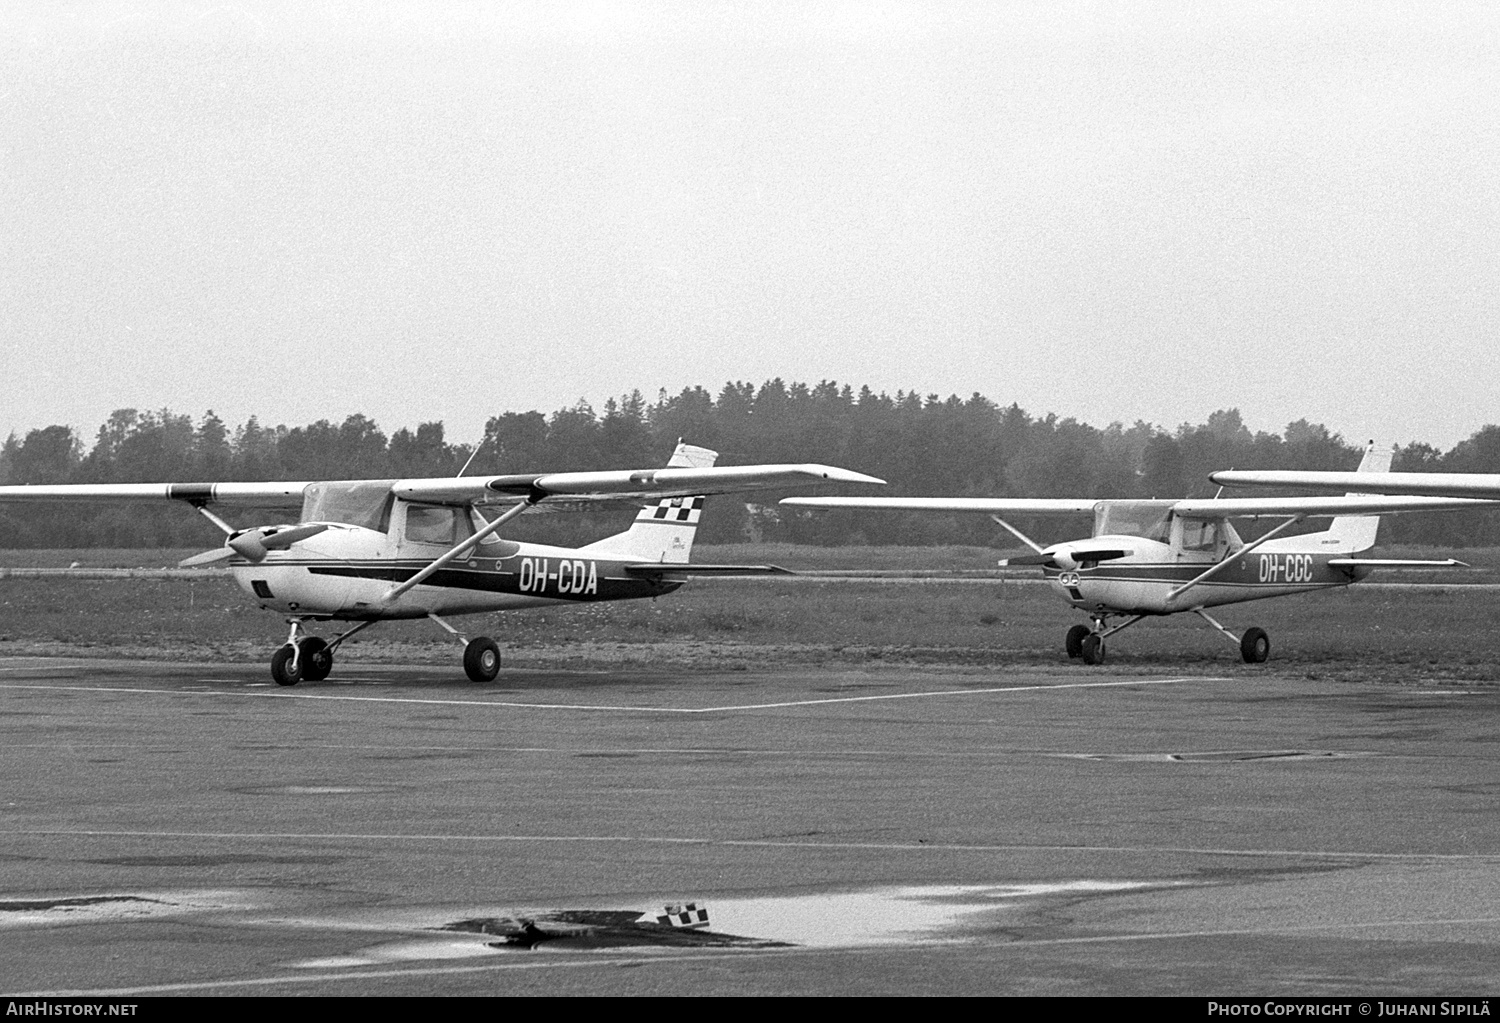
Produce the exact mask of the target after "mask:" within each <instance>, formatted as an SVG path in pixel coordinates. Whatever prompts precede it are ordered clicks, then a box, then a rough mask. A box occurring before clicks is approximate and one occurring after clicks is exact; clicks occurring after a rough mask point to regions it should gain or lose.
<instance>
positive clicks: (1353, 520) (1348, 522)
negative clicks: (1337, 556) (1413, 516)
mask: <svg viewBox="0 0 1500 1023" xmlns="http://www.w3.org/2000/svg"><path fill="white" fill-rule="evenodd" d="M1394 454H1395V450H1394V449H1392V448H1377V447H1376V446H1375V442H1374V441H1370V445H1369V447H1367V448H1365V457H1364V458H1362V459H1360V462H1359V468H1358V469H1356V470H1354V471H1355V472H1372V473H1373V472H1390V471H1391V457H1392V456H1393V455H1394ZM1349 496H1350V497H1367V496H1369V495H1367V494H1363V493H1360V492H1359V491H1350V492H1349ZM1379 530H1380V516H1379V515H1339V516H1337V517H1336V518H1334V520H1333V521H1332V522H1330V523H1329V524H1328V530H1327V531H1326V532H1325V533H1324V534H1323V536H1324V540H1325V543H1329V545H1330V546H1332V545H1334V544H1336V545H1337V546H1338V550H1339V552H1340V553H1344V554H1355V553H1358V552H1360V551H1367V550H1369V549H1370V548H1371V547H1374V546H1375V535H1376V533H1378V532H1379Z"/></svg>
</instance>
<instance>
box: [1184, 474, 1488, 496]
mask: <svg viewBox="0 0 1500 1023" xmlns="http://www.w3.org/2000/svg"><path fill="white" fill-rule="evenodd" d="M1208 478H1209V479H1211V480H1213V481H1214V482H1215V483H1218V484H1220V485H1221V486H1226V487H1298V488H1301V489H1305V490H1347V489H1349V488H1350V487H1352V486H1360V487H1363V488H1364V489H1366V490H1369V491H1372V492H1373V493H1377V494H1427V495H1431V496H1435V497H1474V498H1488V499H1491V500H1496V499H1500V475H1496V474H1494V473H1483V472H1392V473H1387V474H1386V475H1384V476H1382V477H1380V478H1379V479H1378V480H1370V481H1366V480H1364V479H1362V478H1358V477H1357V475H1356V474H1355V473H1352V472H1311V471H1309V472H1300V471H1283V470H1250V469H1245V470H1225V471H1223V472H1214V473H1209V476H1208Z"/></svg>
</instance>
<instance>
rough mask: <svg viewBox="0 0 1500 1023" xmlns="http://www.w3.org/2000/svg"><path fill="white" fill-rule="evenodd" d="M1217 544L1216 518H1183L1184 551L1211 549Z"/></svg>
mask: <svg viewBox="0 0 1500 1023" xmlns="http://www.w3.org/2000/svg"><path fill="white" fill-rule="evenodd" d="M1218 544H1219V523H1218V520H1216V519H1183V520H1182V549H1183V550H1185V551H1211V550H1213V549H1214V548H1215V547H1217V546H1218Z"/></svg>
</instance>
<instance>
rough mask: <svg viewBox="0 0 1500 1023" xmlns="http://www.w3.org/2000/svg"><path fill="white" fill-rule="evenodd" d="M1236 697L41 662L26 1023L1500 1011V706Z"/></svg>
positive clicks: (1133, 681)
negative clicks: (874, 1006)
mask: <svg viewBox="0 0 1500 1023" xmlns="http://www.w3.org/2000/svg"><path fill="white" fill-rule="evenodd" d="M1209 668H1210V669H1211V670H1206V671H1205V672H1204V673H1203V674H1202V675H1201V676H1192V677H1167V676H1159V677H1131V676H1124V675H1115V674H1111V673H1110V671H1109V669H1108V668H1107V667H1106V668H1104V669H1095V670H1085V669H1082V668H1072V667H1069V666H1066V665H1060V666H1059V668H1058V670H1057V671H1055V672H1038V671H1035V670H1031V669H1027V670H1008V669H1006V668H1004V667H997V668H995V669H993V670H985V671H980V670H964V671H961V672H955V671H952V670H948V669H936V668H934V669H915V668H903V667H895V666H887V667H881V668H874V669H871V670H867V671H857V672H856V671H833V670H823V669H806V670H801V671H796V672H788V671H767V672H764V673H757V672H725V673H723V674H718V675H715V674H705V673H700V672H692V673H684V672H680V671H674V672H668V673H663V674H660V675H655V674H651V673H648V672H641V671H623V672H600V673H587V672H552V671H521V670H509V669H507V670H505V671H503V672H502V674H501V675H500V677H499V678H498V679H497V680H496V681H495V682H494V683H491V684H475V683H471V682H467V681H465V680H464V679H463V676H462V671H461V670H460V669H459V668H458V667H457V665H455V666H453V667H452V668H432V667H414V668H396V667H387V666H381V667H369V666H361V665H359V664H357V663H355V662H354V661H353V660H350V661H348V662H345V663H341V664H339V665H338V667H337V668H336V671H335V675H334V678H333V679H331V680H329V681H327V682H323V683H304V684H302V685H300V686H297V687H296V688H294V689H278V688H277V687H276V686H274V685H271V684H270V679H269V675H268V672H267V670H266V668H265V667H264V666H262V665H223V664H196V665H193V664H189V665H184V664H151V663H143V662H122V661H58V660H47V659H39V658H13V659H3V660H0V736H3V745H0V765H3V774H0V778H3V788H0V827H3V833H4V835H5V841H4V845H3V848H0V987H3V991H0V994H5V995H26V996H33V997H34V996H43V995H57V994H62V993H69V994H83V993H87V994H94V995H106V994H114V995H159V994H176V993H182V994H193V995H205V994H207V995H221V994H222V995H260V994H338V995H353V994H358V995H394V994H401V995H441V994H463V995H475V994H479V995H529V994H546V995H553V994H651V995H666V994H673V995H694V994H696V995H704V994H715V995H718V994H1025V995H1082V994H1093V995H1097V994H1112V995H1137V994H1168V995H1201V996H1218V997H1226V996H1241V995H1242V996H1281V995H1348V996H1351V997H1372V998H1373V997H1377V996H1386V997H1389V996H1398V995H1441V996H1453V997H1458V996H1475V995H1485V994H1490V995H1493V994H1496V993H1500V966H1497V964H1500V814H1497V813H1496V812H1495V811H1496V803H1497V798H1500V688H1497V687H1495V686H1468V687H1465V686H1442V687H1433V686H1416V685H1413V686H1409V687H1403V686H1391V685H1373V684H1371V685H1361V684H1351V683H1348V682H1330V681H1320V680H1315V679H1308V678H1302V677H1291V676H1289V675H1283V674H1278V673H1277V672H1276V671H1275V670H1274V667H1273V666H1271V665H1267V666H1266V667H1264V668H1261V667H1246V666H1242V665H1229V664H1224V663H1215V664H1212V665H1209ZM689 902H692V903H695V904H696V905H697V906H698V907H706V909H707V910H708V913H709V928H708V931H707V933H705V932H704V931H702V930H685V929H678V928H673V927H671V926H668V925H665V924H659V923H656V922H654V915H655V914H661V913H663V911H664V909H665V907H666V906H669V905H674V906H675V905H679V904H684V903H689ZM638 912H639V913H642V914H645V915H646V916H647V917H648V918H649V919H648V920H647V922H645V923H641V924H636V923H633V922H632V921H633V920H634V918H635V914H636V913H638ZM728 935H733V936H735V937H733V938H731V937H727V936H728Z"/></svg>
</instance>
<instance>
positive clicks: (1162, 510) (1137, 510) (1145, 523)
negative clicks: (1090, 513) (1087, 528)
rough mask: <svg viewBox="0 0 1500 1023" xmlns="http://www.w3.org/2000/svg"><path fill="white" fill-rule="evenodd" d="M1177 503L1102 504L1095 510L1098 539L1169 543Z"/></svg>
mask: <svg viewBox="0 0 1500 1023" xmlns="http://www.w3.org/2000/svg"><path fill="white" fill-rule="evenodd" d="M1175 503H1176V502H1175V501H1101V502H1099V506H1098V507H1097V508H1095V509H1094V535H1095V536H1106V535H1108V536H1139V537H1141V538H1143V539H1146V540H1156V541H1159V542H1160V543H1166V542H1167V539H1168V537H1169V536H1170V531H1171V515H1172V505H1173V504H1175Z"/></svg>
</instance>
